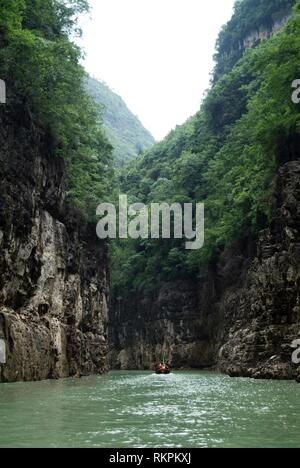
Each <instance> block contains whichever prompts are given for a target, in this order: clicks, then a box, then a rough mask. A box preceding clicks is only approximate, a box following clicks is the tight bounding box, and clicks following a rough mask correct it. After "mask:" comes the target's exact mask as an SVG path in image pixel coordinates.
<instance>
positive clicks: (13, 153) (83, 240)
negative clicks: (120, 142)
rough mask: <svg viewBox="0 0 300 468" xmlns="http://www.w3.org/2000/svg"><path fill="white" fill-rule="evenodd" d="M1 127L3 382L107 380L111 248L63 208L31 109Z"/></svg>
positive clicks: (57, 167) (55, 169)
mask: <svg viewBox="0 0 300 468" xmlns="http://www.w3.org/2000/svg"><path fill="white" fill-rule="evenodd" d="M0 119H1V120H0V170H1V179H0V339H2V340H4V342H5V345H6V352H7V363H6V364H5V365H3V366H1V373H0V381H19V380H39V379H47V378H59V377H68V376H74V375H76V374H77V375H80V374H89V373H100V372H104V371H106V370H107V360H106V351H107V342H106V328H107V294H108V283H107V257H106V248H105V246H104V245H103V244H101V242H100V241H99V240H97V239H96V235H95V229H94V227H93V226H90V225H89V224H88V223H87V222H86V221H85V220H84V219H83V218H82V216H81V215H80V214H79V212H77V211H76V210H75V209H74V208H72V207H71V206H69V205H68V204H67V203H66V201H65V193H64V179H65V169H64V162H63V160H62V159H60V158H58V157H56V156H55V155H54V151H53V141H52V137H50V136H49V135H47V133H46V132H44V131H43V130H42V129H41V128H38V127H37V126H36V125H35V124H34V123H33V120H32V119H31V116H30V112H29V111H26V110H25V108H24V106H23V105H20V106H19V108H17V107H15V109H14V114H13V115H11V114H8V113H5V112H4V111H3V112H1V117H0Z"/></svg>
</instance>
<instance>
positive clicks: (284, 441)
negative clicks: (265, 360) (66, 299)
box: [0, 372, 300, 448]
mask: <svg viewBox="0 0 300 468" xmlns="http://www.w3.org/2000/svg"><path fill="white" fill-rule="evenodd" d="M0 447H1V448H3V447H37V448H40V447H66V448H69V447H70V448H72V447H107V448H124V447H130V448H135V447H160V448H174V447H184V448H192V447H297V448H299V447H300V385H298V384H296V383H294V382H281V381H261V380H258V381H254V380H250V379H230V378H229V377H226V376H223V375H220V374H215V373H208V372H178V373H177V372H175V373H173V374H172V375H169V376H156V375H154V374H152V373H149V372H111V373H110V374H108V375H104V376H94V377H86V378H83V379H81V380H73V379H68V380H60V381H46V382H36V383H16V384H0Z"/></svg>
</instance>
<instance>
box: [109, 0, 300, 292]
mask: <svg viewBox="0 0 300 468" xmlns="http://www.w3.org/2000/svg"><path fill="white" fill-rule="evenodd" d="M263 3H264V5H265V6H266V5H269V2H263ZM272 3H273V2H272ZM275 3H276V4H278V3H282V2H275ZM256 4H257V1H256V0H252V1H250V0H244V2H243V3H241V2H239V3H238V4H237V7H236V13H235V15H234V17H233V20H231V22H230V25H232V24H235V23H237V25H238V28H237V29H239V30H240V31H243V25H244V22H243V21H244V17H241V16H240V11H243V8H244V7H246V6H247V7H248V6H249V7H250V6H251V9H249V15H250V14H252V15H253V21H254V20H255V18H256V15H257V10H256ZM242 20H243V21H242ZM249 21H250V18H247V22H249ZM231 27H232V26H230V28H231ZM245 28H246V31H247V30H248V26H247V24H246V26H245ZM225 30H226V28H225ZM244 32H245V31H244ZM223 35H224V32H223V33H221V39H222V37H223ZM222 40H223V39H222ZM219 43H220V41H219ZM217 66H218V64H217ZM299 76H300V2H297V6H296V8H295V15H294V17H293V19H292V20H291V21H290V22H289V24H288V25H287V26H286V27H285V28H284V29H283V30H282V31H281V32H280V33H279V34H277V35H275V36H273V37H272V38H271V39H269V40H268V41H265V42H263V43H261V44H260V45H259V46H258V47H257V48H256V49H251V50H248V51H247V52H246V53H245V54H244V56H243V57H242V58H241V60H240V61H238V63H237V64H236V65H235V66H234V67H233V68H232V69H231V70H230V71H229V72H228V73H227V74H223V75H222V76H221V77H220V78H219V79H218V80H217V82H216V83H215V84H214V86H213V87H212V89H211V90H210V91H209V92H208V94H207V96H206V99H205V102H204V104H203V106H202V108H201V110H200V112H199V113H198V114H197V115H196V116H195V117H193V118H191V119H190V120H189V121H188V122H187V123H186V124H185V125H183V126H181V127H178V128H177V129H176V130H175V131H173V132H172V133H171V134H170V135H169V136H168V137H167V138H166V139H165V140H164V141H163V142H161V143H159V144H158V145H156V146H155V147H154V148H153V149H151V150H150V151H148V152H146V153H145V155H143V157H142V158H140V159H138V160H137V161H135V162H133V163H131V164H130V165H129V166H128V167H127V168H126V170H124V171H123V173H122V175H121V186H122V190H123V192H126V193H128V194H129V195H130V198H131V200H132V201H135V200H139V201H144V202H145V203H151V202H153V201H159V202H163V201H165V200H166V201H168V202H169V203H171V202H175V201H176V202H181V203H184V202H187V201H192V202H204V203H205V207H206V241H205V247H204V248H203V249H202V250H200V251H191V252H187V251H186V250H185V248H184V243H183V242H182V241H181V240H173V241H171V242H170V241H165V240H160V241H157V240H143V241H131V240H130V241H126V242H124V241H123V242H122V243H117V244H115V245H114V246H113V247H112V251H113V256H112V259H113V287H114V291H115V293H116V294H120V295H122V296H125V295H126V294H129V293H130V292H132V291H138V290H151V289H154V288H156V287H157V286H158V285H159V284H161V282H163V281H168V280H174V279H179V278H188V277H193V278H195V277H196V276H197V274H198V273H199V271H200V269H201V267H203V266H205V265H207V264H208V263H210V262H214V260H215V259H216V258H217V257H218V255H219V254H220V252H222V251H223V250H224V248H226V246H230V245H231V243H232V242H233V241H234V240H235V239H237V238H242V237H243V236H248V235H251V236H255V235H256V234H257V232H258V230H260V229H262V228H264V227H265V226H266V225H267V223H268V222H269V221H270V220H271V219H272V216H273V193H274V182H275V175H276V171H277V168H278V165H279V164H281V163H284V162H285V161H288V160H289V159H290V158H293V157H295V155H294V154H293V151H294V150H293V141H294V140H295V136H296V135H298V134H299V132H300V120H299V110H300V108H299V106H295V105H294V104H293V103H292V100H291V94H292V88H291V84H292V81H293V80H294V79H295V78H296V77H299Z"/></svg>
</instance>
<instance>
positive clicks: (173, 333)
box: [109, 155, 300, 379]
mask: <svg viewBox="0 0 300 468" xmlns="http://www.w3.org/2000/svg"><path fill="white" fill-rule="evenodd" d="M293 158H294V155H293ZM276 206H277V209H276V215H275V218H274V221H273V223H272V225H270V226H269V228H268V229H266V230H264V231H262V232H260V233H259V236H258V239H253V238H251V237H250V236H249V237H248V238H245V239H242V240H240V241H238V242H236V244H235V245H233V246H232V247H231V248H230V249H228V250H227V251H225V252H223V253H222V254H221V255H220V256H219V259H218V261H217V262H216V263H215V265H213V266H211V267H210V268H209V269H207V270H204V271H202V272H201V273H200V275H199V278H197V279H196V280H195V281H194V282H193V283H190V282H189V283H186V282H177V283H170V284H165V285H163V286H162V287H161V289H160V290H159V291H158V292H157V293H155V294H153V297H147V298H146V297H144V296H140V297H135V298H134V299H129V300H127V301H119V303H118V304H114V305H113V309H112V312H111V315H110V327H109V329H110V347H111V350H110V359H111V363H112V366H113V367H117V368H119V367H121V368H130V369H132V368H137V369H140V368H144V367H146V368H149V367H151V366H153V363H154V362H157V360H160V359H162V358H163V357H165V358H166V359H167V360H169V361H170V362H171V363H172V364H173V366H174V367H178V368H180V367H185V368H191V367H192V368H203V367H208V366H210V367H214V368H219V369H220V370H222V371H223V372H226V373H228V374H230V375H232V376H249V377H255V378H288V379H291V378H298V379H299V372H300V368H299V369H298V367H297V365H295V364H293V363H292V354H293V349H292V347H291V344H292V342H293V341H294V340H296V339H297V338H299V337H300V161H299V160H293V161H289V162H286V163H285V164H283V165H282V167H281V168H280V170H279V173H278V180H277V190H276Z"/></svg>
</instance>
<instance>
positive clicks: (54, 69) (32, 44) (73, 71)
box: [0, 0, 112, 217]
mask: <svg viewBox="0 0 300 468" xmlns="http://www.w3.org/2000/svg"><path fill="white" fill-rule="evenodd" d="M0 7H1V18H0V43H1V46H0V76H1V78H2V79H4V80H5V81H6V84H7V98H8V106H7V109H6V112H8V111H9V110H11V111H13V110H14V112H15V111H16V109H17V108H18V106H22V107H23V108H24V107H25V108H27V109H28V111H29V112H30V113H31V115H32V116H33V119H34V122H35V124H36V125H37V126H39V127H41V128H43V131H44V132H47V133H48V134H49V135H50V136H51V138H50V140H51V141H52V145H53V148H54V153H55V155H56V156H61V157H63V158H64V159H65V160H66V164H67V176H68V178H67V180H68V187H67V189H68V195H69V197H70V198H71V199H72V200H73V201H74V202H75V203H76V204H77V205H78V206H79V207H80V208H82V209H83V210H84V212H85V213H88V216H89V217H92V216H93V214H94V212H95V211H94V210H95V205H96V204H97V203H98V202H99V201H101V199H102V198H103V196H104V195H105V194H106V192H107V191H108V190H110V189H111V178H112V163H111V159H112V158H111V154H112V148H111V146H110V144H109V142H108V141H107V140H106V137H105V136H104V133H103V131H102V130H101V128H100V121H99V114H98V112H97V109H96V108H95V105H94V104H93V102H92V100H91V99H90V98H89V97H88V96H87V93H86V91H85V86H84V83H85V78H86V75H85V72H84V69H83V68H82V67H81V65H80V63H79V62H80V59H81V57H82V52H81V50H80V49H79V48H78V46H76V45H75V44H74V42H72V40H71V39H70V37H71V36H72V35H74V34H75V35H76V34H80V30H79V29H78V25H77V18H78V14H80V13H83V12H86V11H88V3H87V2H86V0H71V1H64V0H0Z"/></svg>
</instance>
